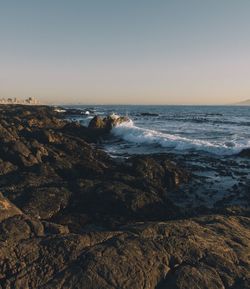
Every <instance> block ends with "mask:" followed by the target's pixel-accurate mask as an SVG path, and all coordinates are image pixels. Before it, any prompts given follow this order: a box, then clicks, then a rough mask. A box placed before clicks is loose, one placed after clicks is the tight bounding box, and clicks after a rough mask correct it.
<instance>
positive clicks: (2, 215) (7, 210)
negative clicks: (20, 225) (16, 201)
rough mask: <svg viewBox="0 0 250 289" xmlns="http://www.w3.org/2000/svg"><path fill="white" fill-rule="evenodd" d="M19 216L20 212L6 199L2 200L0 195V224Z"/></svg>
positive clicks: (2, 197)
mask: <svg viewBox="0 0 250 289" xmlns="http://www.w3.org/2000/svg"><path fill="white" fill-rule="evenodd" d="M20 214H22V212H21V210H19V209H18V208H17V207H16V206H15V205H13V204H12V203H11V202H10V201H9V200H8V199H6V198H4V196H3V195H2V194H1V193H0V222H2V221H3V220H5V219H8V218H10V217H12V216H15V215H20Z"/></svg>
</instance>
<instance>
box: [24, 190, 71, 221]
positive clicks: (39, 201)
mask: <svg viewBox="0 0 250 289" xmlns="http://www.w3.org/2000/svg"><path fill="white" fill-rule="evenodd" d="M69 197H70V192H69V191H68V190H66V189H64V188H58V187H45V188H39V189H33V190H32V192H30V193H27V194H26V200H25V201H24V202H23V203H22V204H20V207H21V208H22V210H23V212H25V213H26V214H27V215H30V216H32V217H35V218H38V219H44V220H46V219H50V218H51V217H52V216H54V215H56V214H57V213H58V212H59V211H60V210H62V209H64V208H65V207H66V205H67V203H68V200H69Z"/></svg>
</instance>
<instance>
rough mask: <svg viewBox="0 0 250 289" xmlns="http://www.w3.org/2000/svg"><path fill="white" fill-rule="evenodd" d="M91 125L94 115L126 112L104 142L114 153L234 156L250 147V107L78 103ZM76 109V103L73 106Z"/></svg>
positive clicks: (111, 152)
mask: <svg viewBox="0 0 250 289" xmlns="http://www.w3.org/2000/svg"><path fill="white" fill-rule="evenodd" d="M73 107H74V108H78V109H81V110H82V111H83V114H82V115H81V116H77V117H74V119H77V120H78V121H80V122H81V124H83V125H88V123H89V121H90V119H92V118H93V116H94V115H108V114H111V113H115V114H118V115H126V116H128V117H129V118H130V122H128V123H123V124H121V125H119V126H118V127H115V128H113V129H112V132H111V137H110V138H108V139H107V140H105V141H104V142H103V144H102V146H103V148H104V149H105V150H106V151H107V152H108V153H110V154H111V155H114V156H115V155H120V156H121V155H132V154H148V153H169V152H171V153H178V154H186V153H190V152H195V151H196V152H199V153H202V154H212V155H233V154H236V153H238V152H240V151H241V150H242V149H244V148H248V147H250V107H247V106H143V105H112V106H110V105H102V106H99V105H98V106H85V105H75V106H73ZM71 108H72V106H71Z"/></svg>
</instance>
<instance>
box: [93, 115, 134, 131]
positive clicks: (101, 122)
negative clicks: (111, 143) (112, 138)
mask: <svg viewBox="0 0 250 289" xmlns="http://www.w3.org/2000/svg"><path fill="white" fill-rule="evenodd" d="M129 121H130V119H129V118H128V117H127V116H119V115H115V114H111V115H108V116H106V117H101V116H95V117H94V118H93V119H92V120H91V121H90V123H89V126H88V127H89V128H91V129H104V130H107V131H110V130H111V129H112V128H113V127H115V126H117V125H119V124H121V123H124V122H129Z"/></svg>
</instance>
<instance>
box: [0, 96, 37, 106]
mask: <svg viewBox="0 0 250 289" xmlns="http://www.w3.org/2000/svg"><path fill="white" fill-rule="evenodd" d="M0 104H26V105H37V104H39V101H38V99H37V98H35V97H34V96H31V97H27V98H22V99H19V98H16V97H14V98H10V97H9V98H7V99H6V98H0Z"/></svg>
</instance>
